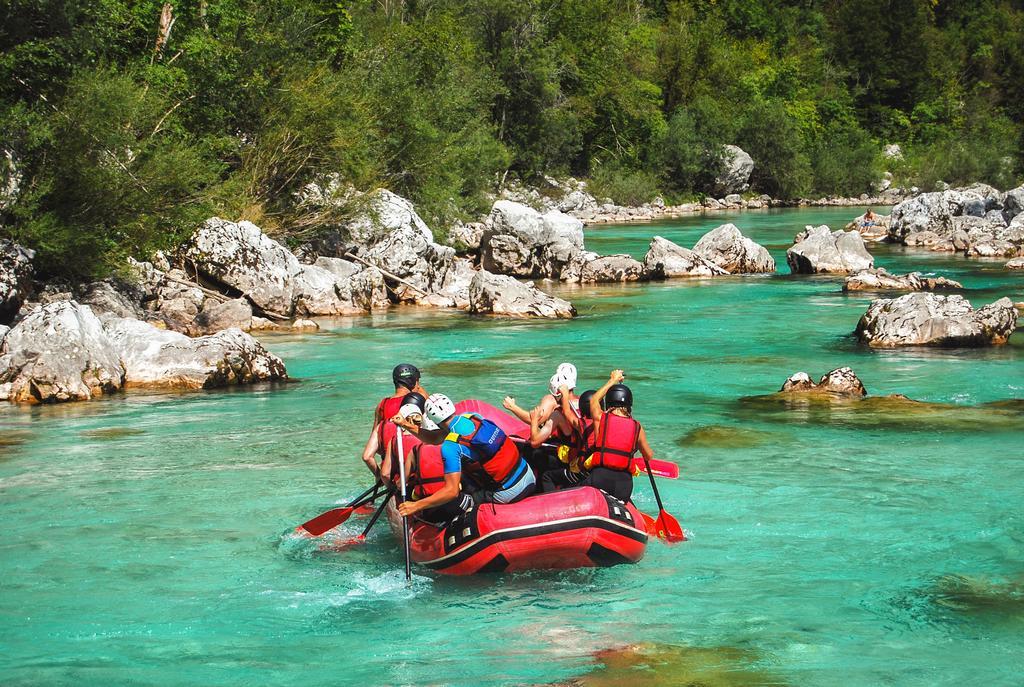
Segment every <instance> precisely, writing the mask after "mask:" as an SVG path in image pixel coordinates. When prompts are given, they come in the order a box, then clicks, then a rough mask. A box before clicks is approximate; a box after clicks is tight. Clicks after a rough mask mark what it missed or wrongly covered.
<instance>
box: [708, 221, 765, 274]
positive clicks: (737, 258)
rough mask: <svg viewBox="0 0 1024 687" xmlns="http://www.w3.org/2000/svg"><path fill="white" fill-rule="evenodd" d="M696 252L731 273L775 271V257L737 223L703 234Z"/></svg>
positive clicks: (724, 225)
mask: <svg viewBox="0 0 1024 687" xmlns="http://www.w3.org/2000/svg"><path fill="white" fill-rule="evenodd" d="M693 252H694V253H696V254H697V255H699V256H700V257H702V258H704V259H705V260H707V261H708V262H711V263H714V264H715V265H717V266H718V267H720V268H722V269H723V270H725V271H726V272H728V273H730V274H753V273H760V272H774V271H775V258H773V257H772V256H771V253H769V252H768V249H767V248H765V247H764V246H762V245H760V244H757V243H755V242H754V241H752V240H750V239H749V238H747V237H746V236H744V235H743V234H742V233H740V230H739V229H737V228H736V225H734V224H723V225H721V226H719V227H716V228H714V229H712V230H711V231H709V232H708V233H706V234H704V236H702V237H701V238H700V240H699V241H697V244H696V245H695V246H694V247H693Z"/></svg>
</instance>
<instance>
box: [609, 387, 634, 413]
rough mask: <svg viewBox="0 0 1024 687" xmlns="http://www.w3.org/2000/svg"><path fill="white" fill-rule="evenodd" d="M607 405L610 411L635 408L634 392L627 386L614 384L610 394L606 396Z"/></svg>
mask: <svg viewBox="0 0 1024 687" xmlns="http://www.w3.org/2000/svg"><path fill="white" fill-rule="evenodd" d="M604 402H605V405H606V406H607V407H608V409H609V410H610V409H612V408H626V409H627V410H628V409H630V408H632V407H633V392H632V391H630V390H629V387H628V386H626V385H625V384H612V385H611V387H610V388H609V389H608V393H607V394H605V396H604Z"/></svg>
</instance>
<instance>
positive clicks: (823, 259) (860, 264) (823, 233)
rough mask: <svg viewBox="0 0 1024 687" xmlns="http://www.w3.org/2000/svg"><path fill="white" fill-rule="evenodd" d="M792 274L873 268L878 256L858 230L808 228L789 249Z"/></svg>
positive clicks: (844, 271) (855, 270)
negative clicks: (873, 254)
mask: <svg viewBox="0 0 1024 687" xmlns="http://www.w3.org/2000/svg"><path fill="white" fill-rule="evenodd" d="M786 262H788V263H789V269H790V270H791V271H792V272H793V274H819V273H828V274H850V273H852V272H858V271H860V270H867V269H871V267H873V266H874V264H875V259H874V258H873V257H871V254H870V253H868V250H867V248H865V247H864V239H863V238H862V237H861V235H860V234H859V233H857V232H856V231H832V230H831V229H829V228H828V227H827V226H825V225H822V226H820V227H807V229H806V230H804V231H803V232H802V233H801V234H798V235H797V237H796V243H795V244H794V245H793V246H792V247H791V248H790V249H789V250H787V251H786Z"/></svg>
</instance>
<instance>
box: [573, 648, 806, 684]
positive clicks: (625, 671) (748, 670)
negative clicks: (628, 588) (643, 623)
mask: <svg viewBox="0 0 1024 687" xmlns="http://www.w3.org/2000/svg"><path fill="white" fill-rule="evenodd" d="M594 660H595V662H596V663H598V664H599V665H598V667H596V668H595V669H594V670H592V671H591V672H589V673H586V674H585V675H581V676H579V677H576V678H573V679H571V680H568V681H565V682H559V683H557V684H558V685H559V687H613V686H618V685H629V686H630V687H768V686H769V685H770V686H771V687H784V686H785V685H786V684H787V683H786V681H785V680H783V679H782V678H781V676H779V675H777V674H774V673H772V672H771V671H769V670H766V669H765V668H763V667H761V665H762V664H763V663H764V658H763V657H762V656H761V655H760V654H758V653H757V652H755V651H753V650H751V649H739V648H736V647H731V646H718V647H697V646H674V645H670V644H653V643H649V644H631V645H629V646H624V647H619V648H615V649H605V650H603V651H599V652H597V653H595V654H594Z"/></svg>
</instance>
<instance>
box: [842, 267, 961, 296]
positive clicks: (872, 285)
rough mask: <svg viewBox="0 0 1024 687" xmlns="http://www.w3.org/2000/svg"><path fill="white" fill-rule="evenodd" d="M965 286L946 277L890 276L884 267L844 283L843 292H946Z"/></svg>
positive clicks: (857, 275)
mask: <svg viewBox="0 0 1024 687" xmlns="http://www.w3.org/2000/svg"><path fill="white" fill-rule="evenodd" d="M962 288H963V284H961V283H960V282H958V281H953V280H952V279H947V278H945V277H923V276H921V273H920V272H911V273H910V274H890V273H889V272H887V271H886V270H885V268H884V267H879V268H877V269H871V270H864V271H863V272H858V273H857V274H854V275H851V276H849V277H847V278H846V281H845V282H843V291H946V290H951V289H962Z"/></svg>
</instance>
